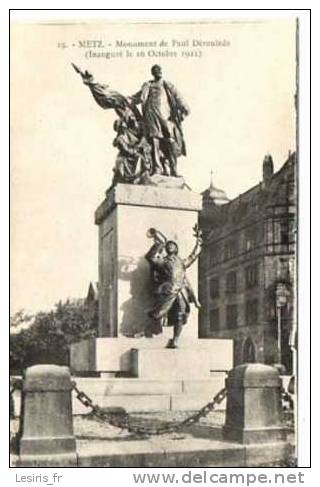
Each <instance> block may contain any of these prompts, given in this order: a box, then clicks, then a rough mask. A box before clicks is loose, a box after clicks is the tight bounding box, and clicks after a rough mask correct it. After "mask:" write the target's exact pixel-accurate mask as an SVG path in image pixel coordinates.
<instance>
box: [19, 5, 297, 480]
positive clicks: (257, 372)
mask: <svg viewBox="0 0 320 487" xmlns="http://www.w3.org/2000/svg"><path fill="white" fill-rule="evenodd" d="M299 48H300V44H299V19H298V18H296V16H295V15H290V12H288V15H287V16H284V15H282V16H270V15H269V16H268V15H266V16H265V17H264V16H263V15H257V16H256V17H254V16H252V15H251V16H250V15H249V14H248V17H247V18H245V17H244V16H243V15H242V16H241V17H240V16H239V17H238V18H237V16H231V15H230V17H229V18H228V17H227V16H226V17H225V18H221V16H217V18H216V19H214V18H212V17H211V18H208V19H205V18H204V19H192V18H190V19H180V20H179V19H176V20H168V19H167V20H165V19H161V18H159V19H153V20H150V21H141V20H140V21H139V20H138V19H133V18H132V19H128V20H125V21H124V20H112V21H111V20H109V21H107V20H100V21H99V20H87V21H85V20H76V19H75V20H72V19H71V20H70V19H67V18H66V19H61V18H57V19H54V15H53V16H52V18H51V19H50V20H46V21H45V20H42V21H41V20H34V21H23V20H21V19H20V20H19V19H17V20H15V19H14V18H13V19H12V22H11V50H10V55H11V86H10V88H11V324H10V325H11V326H10V336H11V346H10V374H11V396H10V406H11V408H10V414H11V430H12V439H11V465H12V466H13V467H80V468H81V467H130V468H132V467H135V468H142V467H143V468H146V467H148V468H149V467H150V468H151V467H153V468H158V467H190V468H192V467H258V466H259V467H294V466H297V465H299V462H298V459H297V458H298V453H297V451H298V449H299V444H297V437H298V432H299V431H298V429H299V428H298V420H297V418H298V400H297V394H296V391H297V369H298V358H297V357H298V338H297V337H298V329H299V323H298V319H297V316H298V315H297V287H298V279H297V275H298V274H297V242H298V196H297V195H298V187H299V184H298V183H299V178H298V174H299V143H298V129H299V124H298V121H299V52H300V51H299ZM190 472H191V471H190ZM270 475H271V474H270ZM179 479H180V477H179V478H178V477H176V479H173V480H172V482H176V483H179V482H180V480H181V479H180V480H179ZM54 481H55V479H54ZM140 481H141V482H142V483H143V480H141V479H140V480H139V479H135V483H139V482H140ZM269 481H270V482H271V481H272V480H269ZM182 482H184V480H182ZM204 482H205V481H204Z"/></svg>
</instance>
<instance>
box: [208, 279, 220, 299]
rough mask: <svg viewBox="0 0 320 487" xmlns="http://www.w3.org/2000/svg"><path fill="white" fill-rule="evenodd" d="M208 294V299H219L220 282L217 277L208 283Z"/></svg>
mask: <svg viewBox="0 0 320 487" xmlns="http://www.w3.org/2000/svg"><path fill="white" fill-rule="evenodd" d="M209 293H210V298H211V299H215V298H218V297H219V294H220V281H219V277H213V278H211V279H210V281H209Z"/></svg>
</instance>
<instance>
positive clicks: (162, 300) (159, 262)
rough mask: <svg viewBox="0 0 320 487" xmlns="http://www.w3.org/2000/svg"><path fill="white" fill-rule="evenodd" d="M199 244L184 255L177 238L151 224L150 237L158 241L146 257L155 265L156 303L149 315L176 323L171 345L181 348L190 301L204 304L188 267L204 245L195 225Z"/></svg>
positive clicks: (195, 303) (158, 321)
mask: <svg viewBox="0 0 320 487" xmlns="http://www.w3.org/2000/svg"><path fill="white" fill-rule="evenodd" d="M194 235H195V237H196V244H195V247H194V249H193V250H192V252H191V254H190V255H189V257H187V258H186V259H182V258H181V257H180V256H179V255H178V253H179V248H178V245H177V243H176V242H175V241H173V240H167V239H166V237H165V236H164V235H163V234H162V233H161V232H160V231H159V230H156V229H155V228H150V229H149V230H148V232H147V237H149V238H153V240H154V243H153V245H152V247H151V248H150V250H149V251H148V253H147V254H146V256H145V257H146V259H147V261H148V262H149V264H150V267H151V275H152V281H153V285H154V296H155V304H154V306H153V308H152V309H151V311H149V316H150V317H151V318H154V320H155V321H156V322H157V323H158V324H159V325H160V329H162V326H173V338H172V339H170V340H169V342H168V344H167V348H178V339H179V336H180V335H181V332H182V327H183V325H185V324H186V323H187V320H188V316H189V313H190V303H193V304H194V305H195V306H196V307H197V308H200V303H199V302H198V300H197V297H196V295H195V293H194V291H193V289H192V287H191V285H190V283H189V281H188V278H187V276H186V269H187V268H188V267H190V266H191V265H192V264H193V262H194V261H195V260H196V259H197V258H198V256H199V255H200V252H201V246H202V234H201V230H200V229H199V228H198V226H197V225H195V227H194Z"/></svg>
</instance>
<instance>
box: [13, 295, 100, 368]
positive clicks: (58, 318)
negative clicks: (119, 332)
mask: <svg viewBox="0 0 320 487" xmlns="http://www.w3.org/2000/svg"><path fill="white" fill-rule="evenodd" d="M10 321H11V327H12V333H11V335H10V369H11V371H14V372H15V373H16V372H18V373H20V372H21V371H22V370H23V369H25V368H26V367H29V366H30V365H34V364H39V363H55V364H59V365H68V364H69V346H70V344H71V343H74V342H77V341H80V340H84V339H86V338H92V337H94V336H96V334H97V327H98V310H97V303H96V302H95V303H93V304H92V303H91V304H86V303H85V302H83V301H82V300H67V301H66V302H64V303H62V302H61V301H60V302H59V303H58V304H56V305H55V308H54V309H53V310H52V311H49V312H39V313H37V314H35V315H34V316H33V317H32V316H29V315H26V314H25V313H24V312H23V311H19V312H18V313H16V314H15V315H13V317H12V319H11V320H10ZM18 327H19V328H20V330H19V331H17V332H15V331H16V330H17V328H18Z"/></svg>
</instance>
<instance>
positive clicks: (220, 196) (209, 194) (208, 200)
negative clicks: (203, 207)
mask: <svg viewBox="0 0 320 487" xmlns="http://www.w3.org/2000/svg"><path fill="white" fill-rule="evenodd" d="M201 194H202V196H203V202H204V204H207V205H210V204H215V205H218V206H220V205H224V204H226V203H229V201H230V200H229V198H228V197H227V195H226V193H225V191H223V189H219V188H217V187H216V186H214V184H213V173H212V171H211V178H210V185H209V187H208V188H207V189H206V190H205V191H203V192H202V193H201Z"/></svg>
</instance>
